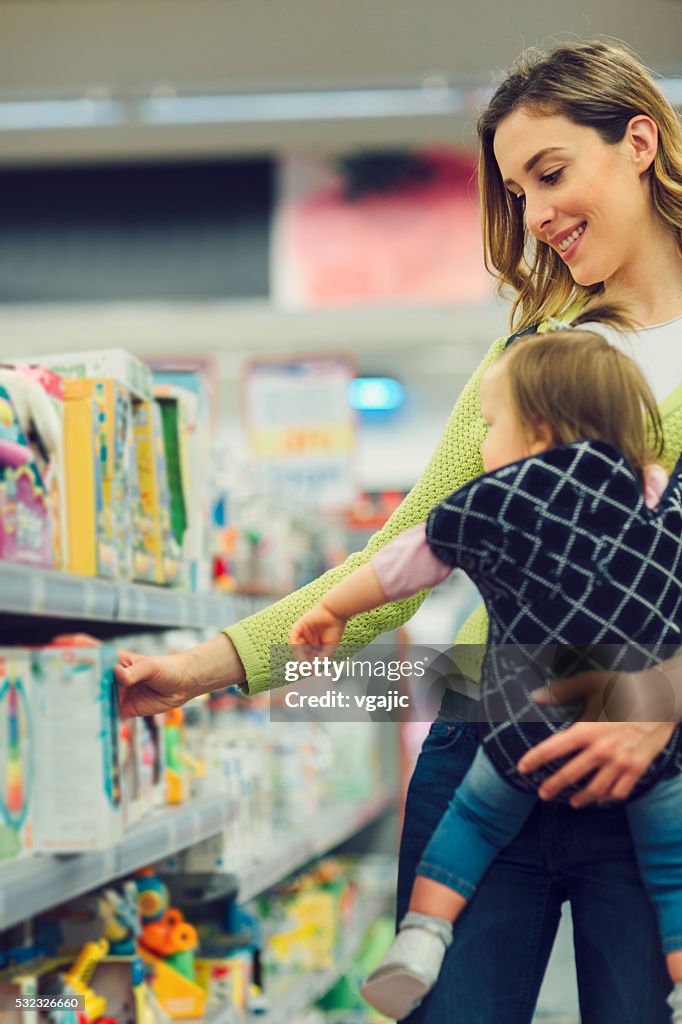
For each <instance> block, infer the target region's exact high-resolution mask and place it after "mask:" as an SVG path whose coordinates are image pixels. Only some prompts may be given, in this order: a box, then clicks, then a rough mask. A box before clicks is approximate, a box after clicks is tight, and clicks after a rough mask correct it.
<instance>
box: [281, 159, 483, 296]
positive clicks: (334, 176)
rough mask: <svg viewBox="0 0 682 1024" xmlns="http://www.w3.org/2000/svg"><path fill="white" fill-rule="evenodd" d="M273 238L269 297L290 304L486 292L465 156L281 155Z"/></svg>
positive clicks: (472, 179)
mask: <svg viewBox="0 0 682 1024" xmlns="http://www.w3.org/2000/svg"><path fill="white" fill-rule="evenodd" d="M273 233H274V238H273V245H272V250H271V251H272V253H273V266H272V286H273V293H274V296H275V299H276V300H277V301H278V302H279V303H280V304H281V305H283V306H286V307H289V308H296V309H300V308H310V307H321V306H344V305H356V304H362V303H399V302H405V303H412V302H424V303H455V304H458V305H461V304H467V305H468V304H478V303H487V302H489V301H490V299H491V296H492V294H493V286H492V280H491V278H490V276H489V275H488V274H487V272H486V270H485V268H484V266H483V249H482V244H481V229H480V217H479V205H478V193H477V189H476V174H475V160H474V158H473V157H472V155H471V154H469V153H466V152H464V151H462V152H459V151H457V150H421V151H419V152H412V153H407V154H406V153H398V154H395V153H394V154H386V153H382V154H359V155H356V156H351V157H347V158H341V159H338V160H333V159H331V158H329V159H325V158H318V157H304V156H291V157H284V158H283V159H282V161H281V164H280V166H279V190H278V201H277V206H276V212H275V217H274V225H273Z"/></svg>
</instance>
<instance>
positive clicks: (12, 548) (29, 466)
mask: <svg viewBox="0 0 682 1024" xmlns="http://www.w3.org/2000/svg"><path fill="white" fill-rule="evenodd" d="M0 558H2V559H4V560H5V561H10V562H21V563H24V564H28V565H36V566H41V567H43V568H51V567H52V565H53V555H52V526H51V523H50V514H49V503H48V498H47V493H46V489H45V484H44V482H43V479H42V477H41V475H40V472H39V470H38V467H37V466H36V464H35V461H34V458H33V453H32V451H31V448H30V446H29V444H28V441H27V439H26V437H25V435H24V433H23V431H22V429H21V427H20V425H19V421H18V419H17V416H16V412H15V409H14V406H13V404H12V400H11V398H10V394H9V391H8V390H7V388H6V387H4V386H3V385H0Z"/></svg>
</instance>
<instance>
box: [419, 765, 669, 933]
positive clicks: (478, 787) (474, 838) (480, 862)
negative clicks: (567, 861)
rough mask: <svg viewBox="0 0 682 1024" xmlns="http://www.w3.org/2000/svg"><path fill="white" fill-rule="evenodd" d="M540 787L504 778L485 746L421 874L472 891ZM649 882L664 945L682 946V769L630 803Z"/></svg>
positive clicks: (639, 858)
mask: <svg viewBox="0 0 682 1024" xmlns="http://www.w3.org/2000/svg"><path fill="white" fill-rule="evenodd" d="M537 800H538V797H537V796H536V795H535V793H528V792H526V791H525V790H520V789H516V787H515V786H512V785H511V783H509V782H507V781H506V779H503V778H502V776H501V775H500V773H499V772H498V771H497V770H496V768H495V766H494V765H493V764H492V762H491V761H490V759H489V757H488V756H487V754H486V753H485V751H484V749H483V747H479V748H478V750H477V752H476V756H475V757H474V760H473V762H472V764H471V767H470V768H469V771H468V772H467V773H466V775H465V776H464V778H463V780H462V782H461V783H460V785H459V786H458V787H457V789H456V790H455V794H454V796H453V798H452V800H451V801H450V806H449V807H448V809H447V811H446V812H445V814H444V815H443V817H442V818H441V820H440V824H439V825H438V828H437V829H436V831H435V832H434V834H433V836H432V837H431V839H430V841H429V845H428V846H427V847H426V850H425V851H424V853H423V855H422V859H421V861H420V862H419V866H418V867H417V874H419V875H424V876H425V877H426V878H433V879H435V881H437V882H442V883H443V884H444V885H447V886H449V888H451V889H454V890H455V892H458V893H461V895H462V896H464V897H466V899H471V898H472V896H473V895H474V893H475V891H476V889H477V888H478V886H479V884H480V881H481V878H482V877H483V875H484V874H485V872H486V871H487V870H488V868H489V867H490V865H491V864H492V862H493V860H494V859H495V857H497V856H498V854H499V853H500V851H501V850H503V849H504V848H505V846H508V845H509V843H511V842H512V840H513V839H515V838H516V836H517V835H518V834H519V832H520V831H521V829H522V828H523V825H524V822H525V821H526V818H527V817H528V815H529V814H530V812H531V811H532V810H533V808H534V807H535V804H536V803H537ZM625 813H626V815H627V819H628V824H629V826H630V834H631V835H632V840H633V842H634V845H635V854H636V857H637V861H638V864H639V869H640V873H641V875H642V879H643V881H644V884H645V886H646V888H647V890H648V892H649V895H650V897H651V899H652V900H653V901H654V906H655V908H656V912H657V914H658V919H659V925H660V931H661V938H662V943H663V950H664V952H666V953H669V952H670V951H671V950H674V949H675V950H677V949H682V775H677V776H675V778H672V779H666V780H664V781H662V782H659V783H658V784H657V785H656V786H654V787H653V788H652V789H650V790H649V791H648V792H647V793H645V794H644V795H643V796H641V797H639V798H638V799H636V800H632V801H630V802H629V803H626V805H625Z"/></svg>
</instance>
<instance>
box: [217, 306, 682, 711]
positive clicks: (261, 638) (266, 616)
mask: <svg viewBox="0 0 682 1024" xmlns="http://www.w3.org/2000/svg"><path fill="white" fill-rule="evenodd" d="M575 313H576V310H575V309H572V310H571V311H570V313H569V314H567V315H568V316H570V315H571V314H572V315H575ZM546 329H548V325H547V324H542V325H541V326H540V328H539V331H543V330H546ZM506 342H507V338H506V337H503V338H498V339H497V340H496V341H495V342H493V344H492V346H491V348H490V350H489V351H488V353H487V355H486V356H485V358H484V359H483V361H482V362H481V364H480V366H479V367H478V369H477V370H476V371H475V373H474V374H473V376H472V377H471V379H470V380H469V382H468V383H467V384H466V386H465V388H464V390H463V391H462V393H461V395H460V397H459V399H458V400H457V402H456V404H455V407H454V409H453V410H452V413H451V414H450V418H449V420H448V423H447V425H446V427H445V431H444V432H443V436H442V437H441V439H440V441H439V443H438V447H437V448H436V450H435V452H434V454H433V456H432V457H431V460H430V462H429V464H428V465H427V467H426V469H425V470H424V472H423V473H422V475H421V477H420V478H419V480H418V481H417V483H416V484H415V485H414V487H413V488H412V490H411V491H410V492H409V494H408V495H407V496H406V497H405V499H404V500H403V502H402V503H401V504H400V505H399V507H398V508H397V509H396V510H395V512H394V513H393V515H392V516H391V517H390V519H389V520H388V521H387V523H386V525H385V526H384V527H383V528H382V529H381V530H379V531H378V532H377V533H375V534H374V535H373V536H372V537H371V538H370V540H369V541H368V543H367V545H366V547H365V548H364V550H363V551H358V552H355V553H353V554H351V555H349V557H348V558H347V559H346V561H345V562H344V563H343V564H342V565H339V566H336V568H334V569H330V570H329V571H328V572H326V573H324V575H323V576H320V577H319V579H316V580H314V581H313V582H312V583H309V584H308V585H307V586H305V587H302V588H301V589H300V590H297V591H295V592H294V593H293V594H290V595H289V596H288V597H285V598H283V599H282V600H281V601H277V602H276V603H275V604H273V605H270V606H269V607H268V608H266V609H264V610H263V611H260V612H257V613H256V614H255V615H251V616H249V617H248V618H246V619H242V621H241V622H237V623H235V624H234V625H232V626H228V627H227V628H226V629H225V630H224V632H225V633H226V634H227V635H228V636H229V637H230V639H231V640H232V642H233V643H234V645H235V647H236V649H237V652H238V654H239V657H240V658H241V660H242V662H243V664H244V669H245V671H246V680H247V681H246V685H245V686H244V687H243V689H244V690H245V692H247V693H249V694H256V693H260V692H261V691H263V690H267V689H269V688H270V687H271V686H272V685H281V683H282V682H283V678H282V676H281V673H280V672H275V673H274V674H273V672H272V668H271V652H272V651H273V645H285V644H286V643H287V638H288V635H289V630H290V628H291V626H292V625H293V623H294V622H295V621H296V620H297V619H298V618H299V617H300V616H301V615H303V613H304V612H306V611H308V609H310V608H312V607H313V605H314V604H316V603H317V602H318V601H319V600H320V599H321V598H322V597H323V595H324V594H325V593H326V592H327V591H328V590H329V589H330V588H331V587H332V586H333V585H334V584H335V583H338V581H339V580H341V579H343V577H344V576H347V575H348V574H349V573H350V572H352V571H353V570H354V569H357V568H358V566H361V565H364V564H365V563H366V562H368V561H369V560H370V558H371V557H372V556H373V555H374V554H375V553H376V552H377V551H378V550H379V549H380V548H381V547H383V545H384V544H387V543H388V541H390V540H392V539H393V538H394V537H396V536H397V535H398V534H399V533H402V532H403V530H407V529H408V527H410V526H414V525H415V524H416V523H421V522H424V521H425V520H426V517H427V515H428V514H429V512H430V511H431V509H432V508H433V506H434V505H436V504H438V502H440V501H442V500H443V499H444V498H445V497H447V495H448V494H451V493H452V492H453V491H456V490H457V489H458V488H460V487H462V486H463V485H464V484H466V483H468V482H469V481H470V480H472V479H473V478H474V477H475V476H478V475H480V474H481V473H482V472H483V463H482V461H481V452H480V447H481V442H482V441H483V439H484V437H485V432H486V427H485V423H484V421H483V419H482V417H481V407H480V383H481V377H482V375H483V373H484V372H485V370H486V369H487V368H488V366H490V365H491V363H493V362H494V361H495V360H496V359H497V358H498V357H499V356H500V354H501V352H502V351H503V350H504V347H505V344H506ZM660 410H661V415H662V418H663V424H664V428H665V438H666V446H665V453H664V456H663V458H662V462H663V464H664V465H665V467H666V469H667V470H668V471H669V472H670V471H671V470H672V467H673V466H674V464H675V462H676V459H677V456H678V455H679V453H680V451H682V385H680V387H678V388H677V390H676V391H675V392H673V394H672V395H671V396H670V397H669V398H667V399H666V400H665V401H664V402H663V403H662V404H661V405H660ZM427 594H428V590H422V591H420V592H419V593H418V594H416V595H414V596H413V597H410V598H407V599H406V600H402V601H393V602H391V603H390V604H385V605H383V606H382V607H380V608H375V609H373V610H372V611H370V612H364V613H362V614H361V615H356V616H355V617H354V618H352V619H350V620H349V622H348V624H347V626H346V630H345V632H344V635H343V643H344V644H350V645H353V647H357V648H358V649H359V648H361V647H364V646H365V645H366V644H368V643H370V642H371V641H372V640H374V639H375V637H377V636H379V634H381V633H385V632H387V631H388V630H393V629H396V628H397V627H398V626H401V625H402V624H403V623H404V622H407V620H408V619H410V618H411V617H412V616H413V615H414V613H415V612H416V611H417V609H418V608H419V606H420V604H421V603H422V601H423V600H424V598H425V597H426V595H427ZM487 632H488V622H487V616H486V612H485V608H484V607H483V606H481V607H479V608H478V609H477V610H476V611H475V612H474V613H473V614H472V615H471V616H470V618H469V619H468V620H467V622H466V623H465V624H464V626H463V627H462V629H461V630H460V632H459V634H458V636H457V643H464V644H477V645H481V644H485V642H486V638H487ZM275 649H276V650H277V649H278V650H279V651H280V652H281V651H282V650H283V647H282V646H280V647H279V648H275ZM470 650H471V649H470ZM278 660H279V659H278ZM458 662H459V659H458Z"/></svg>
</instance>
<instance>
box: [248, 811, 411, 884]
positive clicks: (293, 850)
mask: <svg viewBox="0 0 682 1024" xmlns="http://www.w3.org/2000/svg"><path fill="white" fill-rule="evenodd" d="M395 801H396V797H395V794H393V793H381V794H379V795H378V796H376V797H373V798H372V799H371V800H367V801H365V802H363V803H357V802H355V803H351V802H346V803H342V804H336V805H335V806H334V807H332V808H330V809H329V810H327V811H325V812H323V813H322V814H320V815H318V816H317V817H316V818H315V819H314V820H313V821H312V822H306V823H305V824H302V825H301V828H300V830H299V831H298V834H297V836H296V838H295V840H293V841H292V837H291V831H290V830H289V831H284V830H283V831H282V832H281V833H279V834H278V833H275V835H274V836H273V838H272V841H271V843H270V848H271V850H272V854H271V856H270V857H268V858H267V859H265V860H261V861H258V862H257V863H256V864H254V865H253V867H251V868H249V869H248V870H244V871H240V872H239V873H238V874H237V875H236V876H235V878H236V882H237V886H238V892H239V900H240V902H242V903H245V902H246V901H247V900H250V899H252V898H253V897H254V896H257V895H258V893H261V892H265V890H266V889H269V888H270V887H271V886H273V885H276V884H277V883H278V882H280V881H282V879H284V878H288V876H289V875H291V874H293V872H294V871H297V870H298V869H299V868H300V867H302V866H303V865H304V864H307V863H308V862H309V861H311V860H315V858H316V857H320V856H322V854H324V853H327V852H328V851H329V850H333V849H334V847H336V846H340V845H341V843H344V842H345V841H346V840H347V839H350V838H351V837H352V836H354V835H356V833H358V832H360V831H361V830H362V829H363V828H365V826H367V825H369V824H371V823H372V822H373V821H376V819H377V818H379V817H381V815H382V814H385V813H386V811H388V810H389V809H390V808H391V807H392V806H393V805H394V804H395Z"/></svg>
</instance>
